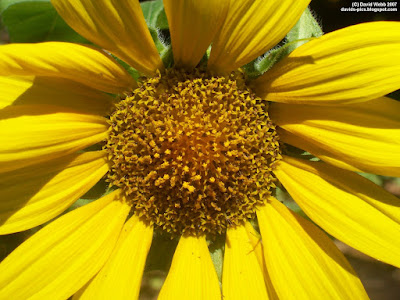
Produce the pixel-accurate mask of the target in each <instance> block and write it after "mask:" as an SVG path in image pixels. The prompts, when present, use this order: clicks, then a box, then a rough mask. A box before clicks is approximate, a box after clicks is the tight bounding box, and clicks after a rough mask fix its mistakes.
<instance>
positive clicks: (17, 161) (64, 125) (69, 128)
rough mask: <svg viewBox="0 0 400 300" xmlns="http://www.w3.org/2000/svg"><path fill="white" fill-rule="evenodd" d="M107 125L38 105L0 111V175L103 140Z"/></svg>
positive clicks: (102, 120)
mask: <svg viewBox="0 0 400 300" xmlns="http://www.w3.org/2000/svg"><path fill="white" fill-rule="evenodd" d="M107 129H108V126H107V121H106V119H105V118H103V117H100V116H96V115H86V114H80V113H76V112H72V111H71V112H69V111H67V110H66V108H63V107H57V106H42V105H32V106H31V105H18V106H9V107H6V108H3V109H2V110H0V132H1V133H2V135H1V140H2V141H1V143H0V173H2V172H7V171H11V170H15V169H18V168H21V167H24V166H29V165H33V164H36V163H39V162H43V161H47V160H50V159H53V158H57V157H61V156H65V155H68V154H71V153H73V152H75V151H77V150H81V149H84V148H86V147H88V146H90V145H93V144H95V143H97V142H99V141H101V140H103V139H105V138H106V137H107Z"/></svg>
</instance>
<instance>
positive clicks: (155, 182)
mask: <svg viewBox="0 0 400 300" xmlns="http://www.w3.org/2000/svg"><path fill="white" fill-rule="evenodd" d="M109 124H110V129H109V136H108V139H107V143H106V145H105V149H106V151H107V152H108V159H109V164H110V172H109V175H108V181H109V182H110V185H113V186H116V187H118V188H120V189H121V190H122V191H123V194H124V197H125V198H126V199H127V201H128V202H129V203H130V204H131V206H132V209H133V210H134V211H136V213H137V214H138V215H139V216H141V217H142V219H143V220H145V221H147V222H148V223H150V224H153V225H155V226H156V227H159V228H161V229H162V230H164V231H166V232H169V233H171V234H178V235H181V234H192V235H200V234H222V233H223V232H225V231H226V229H227V227H229V226H237V225H239V224H242V223H243V222H244V221H245V220H246V219H248V218H252V217H254V216H255V211H256V208H257V206H259V205H263V202H264V201H265V199H266V198H267V197H268V196H269V195H270V194H271V192H272V190H273V188H274V187H275V182H276V178H275V177H274V176H273V172H272V171H273V169H274V167H275V165H276V163H277V161H279V160H280V159H281V151H280V144H279V137H278V135H277V132H276V128H275V125H274V124H273V123H272V122H271V120H270V118H269V116H268V102H267V101H265V100H262V99H260V98H258V97H256V96H255V95H254V94H253V93H252V91H251V90H250V89H249V88H248V87H247V86H246V83H245V77H244V75H243V74H242V73H241V72H239V71H237V72H232V73H231V74H228V75H227V76H216V75H213V74H210V73H207V72H204V71H201V70H199V69H195V70H194V71H192V72H189V73H188V72H185V71H183V70H176V69H169V70H166V71H165V73H163V74H160V73H159V74H158V75H157V76H155V77H153V78H149V79H146V80H145V81H143V82H142V83H141V85H140V87H139V88H137V89H136V90H134V91H133V92H132V93H131V94H130V95H128V96H127V97H126V98H125V99H123V100H122V101H120V102H119V103H117V104H116V105H115V109H114V111H113V113H112V114H111V116H110V120H109Z"/></svg>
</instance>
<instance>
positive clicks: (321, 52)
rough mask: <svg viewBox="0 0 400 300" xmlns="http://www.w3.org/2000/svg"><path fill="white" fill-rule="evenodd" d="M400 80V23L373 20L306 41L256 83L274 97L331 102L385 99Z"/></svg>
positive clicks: (263, 93) (257, 88)
mask: <svg viewBox="0 0 400 300" xmlns="http://www.w3.org/2000/svg"><path fill="white" fill-rule="evenodd" d="M389 58H390V59H389ZM399 82H400V22H371V23H363V24H358V25H354V26H350V27H346V28H343V29H340V30H336V31H334V32H331V33H328V34H325V35H323V36H322V37H319V38H317V39H315V40H313V41H310V42H308V43H306V44H304V45H302V46H301V47H299V48H297V49H296V50H294V51H293V52H292V53H291V54H290V55H289V56H288V57H286V58H284V59H283V60H282V61H280V62H279V63H278V64H276V65H275V66H274V67H273V68H272V69H271V70H269V71H268V72H267V73H265V74H264V75H262V76H261V77H259V78H258V79H256V80H255V81H254V83H253V88H254V90H255V91H256V93H257V94H258V95H259V96H260V97H263V98H264V99H267V100H270V101H276V102H285V103H301V104H318V105H325V104H337V103H350V102H360V101H366V100H371V99H375V98H379V97H382V96H384V95H386V94H388V93H390V92H392V91H395V90H397V89H398V88H399V87H400V85H399Z"/></svg>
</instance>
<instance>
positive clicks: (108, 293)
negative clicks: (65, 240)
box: [73, 216, 153, 300]
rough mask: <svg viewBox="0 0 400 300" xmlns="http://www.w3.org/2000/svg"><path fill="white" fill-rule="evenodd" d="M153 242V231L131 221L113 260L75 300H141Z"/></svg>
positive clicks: (119, 241) (144, 225)
mask: <svg viewBox="0 0 400 300" xmlns="http://www.w3.org/2000/svg"><path fill="white" fill-rule="evenodd" d="M152 238H153V227H152V226H148V225H146V224H144V223H143V222H142V221H140V219H139V218H138V217H137V216H133V217H131V218H130V220H129V221H128V222H126V223H125V226H124V228H123V229H122V232H121V236H120V238H119V240H118V242H117V245H116V246H115V249H114V252H113V253H112V254H111V256H110V259H109V260H108V261H107V263H106V264H105V266H104V267H103V268H102V269H101V271H100V272H99V273H98V274H97V275H96V277H95V278H94V279H93V280H91V281H90V283H89V284H88V285H87V286H85V287H84V288H83V289H82V290H81V291H79V292H78V294H75V295H74V298H73V299H74V300H75V299H113V300H119V299H120V300H125V299H138V297H139V290H140V285H141V283H142V275H143V270H144V266H145V263H146V258H147V254H148V252H149V249H150V246H151V241H152Z"/></svg>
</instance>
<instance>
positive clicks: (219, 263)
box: [208, 234, 225, 285]
mask: <svg viewBox="0 0 400 300" xmlns="http://www.w3.org/2000/svg"><path fill="white" fill-rule="evenodd" d="M208 249H209V250H210V256H211V260H212V262H213V264H214V267H215V271H216V272H217V276H218V280H219V283H220V284H221V285H222V269H223V264H224V250H225V234H224V235H218V236H216V237H215V238H214V239H213V240H212V241H210V242H209V245H208Z"/></svg>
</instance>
